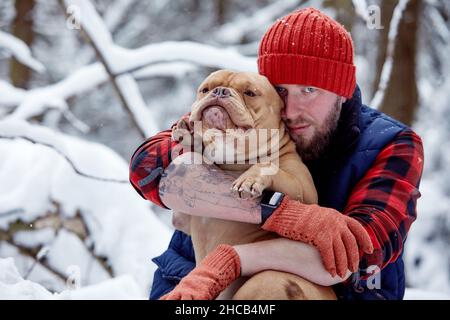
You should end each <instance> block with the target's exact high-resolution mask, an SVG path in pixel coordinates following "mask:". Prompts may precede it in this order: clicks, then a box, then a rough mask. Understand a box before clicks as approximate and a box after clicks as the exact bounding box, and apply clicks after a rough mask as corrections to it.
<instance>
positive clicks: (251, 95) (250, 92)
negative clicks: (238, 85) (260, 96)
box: [244, 90, 256, 97]
mask: <svg viewBox="0 0 450 320" xmlns="http://www.w3.org/2000/svg"><path fill="white" fill-rule="evenodd" d="M244 94H245V95H246V96H249V97H255V96H256V94H255V93H254V92H253V91H252V90H246V91H244Z"/></svg>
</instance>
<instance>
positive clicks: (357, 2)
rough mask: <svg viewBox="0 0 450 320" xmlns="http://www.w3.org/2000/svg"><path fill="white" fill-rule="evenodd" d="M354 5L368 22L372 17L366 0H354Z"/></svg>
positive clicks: (356, 10) (358, 13)
mask: <svg viewBox="0 0 450 320" xmlns="http://www.w3.org/2000/svg"><path fill="white" fill-rule="evenodd" d="M352 2H353V6H354V7H355V12H356V14H357V15H358V16H360V17H361V19H363V20H364V21H365V22H367V21H368V20H369V18H370V16H369V10H368V6H367V1H366V0H352Z"/></svg>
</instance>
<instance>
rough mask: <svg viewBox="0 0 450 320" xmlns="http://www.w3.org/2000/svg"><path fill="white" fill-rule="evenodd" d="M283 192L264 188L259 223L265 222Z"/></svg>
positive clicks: (279, 201) (278, 203)
mask: <svg viewBox="0 0 450 320" xmlns="http://www.w3.org/2000/svg"><path fill="white" fill-rule="evenodd" d="M283 198H284V193H282V192H277V191H272V190H264V191H263V194H262V198H261V224H263V223H264V222H266V220H267V219H269V217H270V216H271V215H272V213H273V212H274V211H275V209H276V208H278V207H279V205H280V204H281V201H283Z"/></svg>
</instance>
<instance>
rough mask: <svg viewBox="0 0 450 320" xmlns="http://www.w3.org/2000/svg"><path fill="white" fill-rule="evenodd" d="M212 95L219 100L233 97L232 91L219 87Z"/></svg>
mask: <svg viewBox="0 0 450 320" xmlns="http://www.w3.org/2000/svg"><path fill="white" fill-rule="evenodd" d="M212 94H213V95H214V96H215V97H217V98H228V97H229V96H231V91H230V89H228V88H224V87H217V88H214V90H213V92H212Z"/></svg>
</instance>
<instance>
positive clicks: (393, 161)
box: [130, 130, 423, 269]
mask: <svg viewBox="0 0 450 320" xmlns="http://www.w3.org/2000/svg"><path fill="white" fill-rule="evenodd" d="M177 144H178V143H176V142H173V141H172V140H171V130H166V131H162V132H160V133H159V134H157V135H156V136H154V137H152V138H150V139H148V140H146V141H145V142H144V143H143V144H142V145H141V146H139V148H138V149H137V150H136V152H135V153H134V155H133V157H132V159H131V164H130V181H131V184H132V185H133V187H134V188H135V189H136V190H137V192H138V193H139V194H140V195H141V196H142V197H143V198H145V199H148V200H150V201H152V202H153V203H155V204H157V205H159V206H161V207H163V208H166V207H165V206H164V204H163V203H162V202H161V199H160V197H159V193H158V184H159V180H160V178H161V173H162V172H163V170H164V168H166V167H167V166H168V165H169V163H170V162H171V161H172V158H171V151H172V149H173V148H174V147H175V146H176V145H177ZM422 169H423V146H422V141H421V139H420V137H419V136H418V135H417V134H415V133H414V132H413V131H412V130H405V131H403V132H401V133H400V134H398V135H397V137H396V138H395V139H394V141H392V142H391V143H390V144H389V145H387V146H386V147H385V148H384V149H383V150H382V151H381V152H380V154H379V155H378V157H377V158H376V160H375V162H374V164H373V165H372V167H371V168H370V169H369V170H368V171H367V173H366V175H365V176H364V177H363V178H362V179H361V180H360V181H359V183H358V184H357V185H356V186H355V188H354V189H353V190H352V192H351V195H350V197H349V201H348V204H347V206H346V208H345V210H344V212H343V214H346V215H348V216H351V217H353V218H355V219H357V220H358V221H359V222H360V223H361V224H362V225H363V226H364V227H365V229H366V230H367V232H368V233H369V235H370V238H371V240H372V243H373V246H374V249H375V250H374V253H373V254H371V255H365V256H363V257H362V260H361V268H367V266H371V265H377V266H379V267H380V268H381V269H382V268H383V267H384V266H386V265H387V264H388V263H390V262H393V261H395V260H396V259H397V258H398V256H399V255H400V253H401V252H402V248H403V243H404V241H405V240H406V236H407V233H408V230H409V228H410V226H411V224H412V223H413V222H414V220H415V219H416V201H417V199H418V198H419V196H420V193H419V191H418V187H419V182H420V178H421V175H422Z"/></svg>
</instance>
